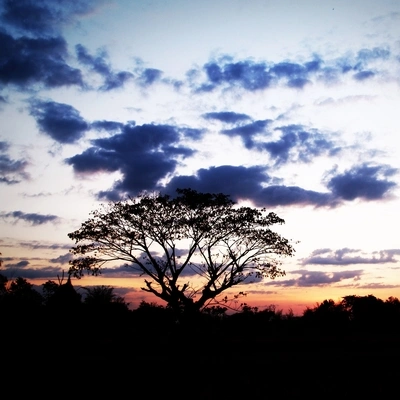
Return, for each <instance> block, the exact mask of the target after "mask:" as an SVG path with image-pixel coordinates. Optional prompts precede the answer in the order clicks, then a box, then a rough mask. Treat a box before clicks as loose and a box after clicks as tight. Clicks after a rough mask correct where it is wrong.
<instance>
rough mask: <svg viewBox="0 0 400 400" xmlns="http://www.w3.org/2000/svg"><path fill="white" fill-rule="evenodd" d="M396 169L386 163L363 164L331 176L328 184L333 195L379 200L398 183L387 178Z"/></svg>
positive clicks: (345, 198) (344, 197)
mask: <svg viewBox="0 0 400 400" xmlns="http://www.w3.org/2000/svg"><path fill="white" fill-rule="evenodd" d="M396 172H397V170H396V169H394V168H390V167H388V166H386V165H375V166H372V165H368V164H362V165H360V166H354V167H353V168H351V169H350V170H348V171H346V172H345V173H343V174H338V175H336V176H334V177H333V178H331V179H330V180H329V182H328V184H327V186H328V188H329V189H330V190H331V191H332V193H333V195H334V196H335V197H337V198H339V199H343V200H355V199H357V198H360V199H364V200H379V199H382V198H384V197H385V196H386V195H387V194H388V193H389V191H390V190H391V189H392V188H394V187H395V186H396V184H395V183H394V182H392V181H390V180H388V179H387V178H388V177H389V176H392V175H394V174H395V173H396Z"/></svg>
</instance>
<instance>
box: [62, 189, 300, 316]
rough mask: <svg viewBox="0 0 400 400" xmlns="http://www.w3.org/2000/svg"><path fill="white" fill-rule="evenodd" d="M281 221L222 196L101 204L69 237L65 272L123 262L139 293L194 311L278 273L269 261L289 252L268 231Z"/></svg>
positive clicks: (182, 194) (181, 192)
mask: <svg viewBox="0 0 400 400" xmlns="http://www.w3.org/2000/svg"><path fill="white" fill-rule="evenodd" d="M283 223H284V220H283V219H281V218H279V217H278V216H277V215H276V214H274V213H272V212H271V213H268V214H267V213H266V210H265V209H261V210H260V209H256V208H251V207H235V204H234V203H233V202H232V201H231V200H230V199H229V196H227V195H224V194H221V193H220V194H211V193H199V192H196V191H195V190H192V189H178V195H177V196H176V197H175V198H171V197H170V196H168V195H160V194H156V195H142V196H140V197H139V198H138V199H129V200H128V201H124V202H115V203H111V204H109V205H107V206H103V208H101V209H100V210H97V211H94V212H92V214H91V218H90V219H88V220H87V221H86V222H84V223H83V224H82V226H81V228H80V229H78V230H77V231H75V232H72V233H70V234H69V235H68V236H69V237H70V238H71V239H72V240H74V241H75V243H76V244H77V246H76V247H73V248H72V250H71V251H72V253H73V254H74V255H75V256H77V257H76V258H75V259H74V260H72V261H71V262H70V264H71V266H70V273H71V274H73V275H74V276H75V277H78V278H79V277H81V276H82V275H83V274H84V272H89V273H92V274H94V275H96V274H98V273H100V272H101V267H102V266H103V265H104V264H105V263H114V264H115V263H117V262H121V261H122V262H125V263H126V266H127V267H130V268H132V269H133V270H135V271H137V272H138V273H139V274H141V275H145V276H146V279H145V281H144V282H145V286H144V287H143V288H142V290H144V291H147V292H150V293H153V294H154V295H155V296H157V297H159V298H161V299H162V300H164V301H165V302H166V303H167V304H168V305H169V306H170V307H171V308H172V309H174V310H175V311H177V312H179V311H180V310H185V311H199V310H201V309H202V308H204V307H206V306H207V304H208V303H209V302H210V301H211V300H213V299H215V298H216V297H217V296H219V295H220V294H221V293H222V292H224V291H225V290H227V289H229V288H231V287H233V286H236V285H238V284H240V283H242V282H246V283H247V282H251V281H252V280H254V279H260V278H262V277H269V278H271V279H274V278H276V277H278V276H282V275H284V271H282V270H281V269H280V268H279V267H280V262H279V261H278V260H277V259H276V258H274V257H272V256H273V255H274V256H291V255H293V253H294V249H293V247H292V245H291V244H290V243H289V241H288V240H287V239H285V238H283V237H281V236H280V235H279V234H278V233H276V232H273V231H272V230H271V229H270V226H271V225H274V224H283Z"/></svg>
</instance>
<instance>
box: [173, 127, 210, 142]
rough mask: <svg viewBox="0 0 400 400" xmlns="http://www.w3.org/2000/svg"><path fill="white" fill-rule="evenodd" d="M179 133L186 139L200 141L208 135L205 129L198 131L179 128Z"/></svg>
mask: <svg viewBox="0 0 400 400" xmlns="http://www.w3.org/2000/svg"><path fill="white" fill-rule="evenodd" d="M178 131H179V133H181V134H182V135H183V136H184V137H185V138H188V139H192V140H200V139H201V138H202V137H203V136H204V134H205V133H206V130H205V129H196V128H178Z"/></svg>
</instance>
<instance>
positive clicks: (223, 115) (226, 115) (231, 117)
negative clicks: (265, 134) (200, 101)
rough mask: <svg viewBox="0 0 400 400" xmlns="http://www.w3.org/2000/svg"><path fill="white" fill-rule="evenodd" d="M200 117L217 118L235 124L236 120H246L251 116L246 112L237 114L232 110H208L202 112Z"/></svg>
mask: <svg viewBox="0 0 400 400" xmlns="http://www.w3.org/2000/svg"><path fill="white" fill-rule="evenodd" d="M202 117H203V118H204V119H207V120H213V119H215V120H217V121H221V122H226V123H229V124H236V123H237V122H243V121H248V120H250V119H251V118H250V117H249V116H248V115H246V114H239V113H235V112H232V111H220V112H210V113H206V114H203V115H202Z"/></svg>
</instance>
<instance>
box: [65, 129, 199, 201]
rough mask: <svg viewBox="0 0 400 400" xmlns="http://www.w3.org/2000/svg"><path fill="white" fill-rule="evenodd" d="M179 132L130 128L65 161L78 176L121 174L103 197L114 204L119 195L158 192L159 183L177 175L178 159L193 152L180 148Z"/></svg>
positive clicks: (96, 141) (176, 130)
mask: <svg viewBox="0 0 400 400" xmlns="http://www.w3.org/2000/svg"><path fill="white" fill-rule="evenodd" d="M180 139H181V132H180V129H179V128H177V127H174V126H170V125H154V124H147V125H141V126H134V125H130V124H127V125H125V126H124V127H123V129H122V132H121V133H120V134H116V135H113V136H111V137H109V138H103V139H96V140H93V141H92V144H93V146H92V147H90V148H89V149H87V150H86V151H84V152H83V153H82V154H79V155H76V156H73V157H71V158H68V159H67V160H66V163H67V164H69V165H72V166H73V168H74V171H75V172H76V173H81V174H93V173H97V172H103V171H106V172H113V171H120V172H121V173H122V175H123V177H122V179H121V180H119V181H117V182H116V183H115V185H114V187H113V188H112V190H110V191H108V192H102V193H100V196H102V197H106V198H108V199H109V200H115V199H116V198H118V197H119V196H120V195H124V194H130V195H136V194H138V193H140V192H142V191H144V190H155V189H157V187H158V182H159V180H160V179H162V178H165V177H166V176H168V175H169V174H171V173H173V172H174V171H175V168H176V167H177V165H178V160H179V158H182V157H183V158H185V157H188V156H190V155H192V154H193V153H194V150H192V149H190V148H188V147H183V146H180V145H179V141H180Z"/></svg>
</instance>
